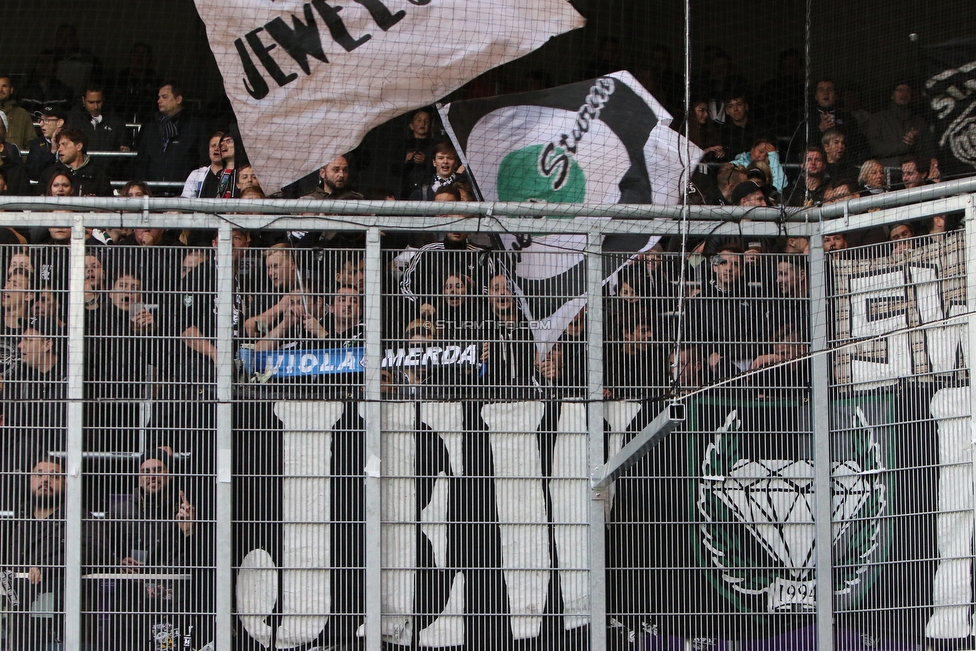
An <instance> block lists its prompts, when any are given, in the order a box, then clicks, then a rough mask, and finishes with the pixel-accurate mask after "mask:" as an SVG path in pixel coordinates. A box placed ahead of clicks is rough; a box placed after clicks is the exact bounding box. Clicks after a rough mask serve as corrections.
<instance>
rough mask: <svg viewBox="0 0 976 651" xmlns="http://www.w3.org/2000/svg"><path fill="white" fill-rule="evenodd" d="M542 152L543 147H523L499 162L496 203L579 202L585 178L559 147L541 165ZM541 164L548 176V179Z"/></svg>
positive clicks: (584, 190)
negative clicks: (497, 201) (547, 171)
mask: <svg viewBox="0 0 976 651" xmlns="http://www.w3.org/2000/svg"><path fill="white" fill-rule="evenodd" d="M545 148H546V145H531V146H529V147H523V148H522V149H518V150H516V151H513V152H509V153H508V154H507V155H506V156H505V158H503V159H502V162H501V165H499V166H498V177H497V178H498V200H499V201H548V202H556V203H582V202H583V199H584V198H585V197H586V177H585V176H584V175H583V169H582V168H581V167H580V166H579V163H577V162H576V161H575V160H574V159H573V157H572V156H570V155H569V154H568V153H566V152H565V151H564V150H563V149H560V148H559V147H556V148H555V149H554V150H553V151H552V152H550V153H549V155H548V156H547V160H546V161H542V160H541V159H542V153H543V151H544V150H545ZM544 164H545V167H546V168H548V170H549V172H550V174H549V175H548V176H547V175H546V174H545V173H544ZM560 181H562V183H561V184H560V183H559V182H560ZM557 184H559V188H558V189H557V187H556V186H557Z"/></svg>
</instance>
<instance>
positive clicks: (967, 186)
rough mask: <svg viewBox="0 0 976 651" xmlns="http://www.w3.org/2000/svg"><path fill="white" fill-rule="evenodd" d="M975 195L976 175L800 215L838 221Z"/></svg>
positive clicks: (875, 196)
mask: <svg viewBox="0 0 976 651" xmlns="http://www.w3.org/2000/svg"><path fill="white" fill-rule="evenodd" d="M971 192H976V176H970V177H966V178H964V179H957V180H955V181H945V182H944V183H933V184H932V185H925V186H922V187H920V188H909V189H907V190H898V191H896V192H884V193H882V194H873V195H871V196H868V197H859V198H857V199H848V200H847V201H836V202H833V203H828V204H826V205H823V206H820V207H819V208H816V209H810V208H801V209H800V211H799V212H800V213H803V212H812V213H814V214H815V215H816V218H817V219H820V218H823V219H834V218H837V217H843V216H844V215H848V214H854V213H862V212H867V211H869V210H877V209H879V208H880V209H884V208H894V207H896V206H907V205H908V204H912V203H920V202H922V201H931V200H933V199H940V198H942V197H950V196H953V195H958V194H967V193H971ZM798 214H799V213H798Z"/></svg>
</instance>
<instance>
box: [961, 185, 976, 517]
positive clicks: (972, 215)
mask: <svg viewBox="0 0 976 651" xmlns="http://www.w3.org/2000/svg"><path fill="white" fill-rule="evenodd" d="M963 223H964V224H965V238H966V241H965V244H966V312H967V313H968V315H969V316H968V317H967V318H966V335H967V337H966V340H968V343H969V346H968V350H963V355H964V358H965V364H966V369H967V370H968V371H969V404H970V407H969V422H970V431H972V432H976V382H973V379H972V378H973V368H974V365H973V348H974V346H976V312H974V311H976V246H974V242H973V240H974V238H976V195H973V194H971V195H969V201H968V202H967V203H966V214H965V216H964V218H963ZM970 449H972V448H970ZM972 464H973V486H972V487H973V490H974V491H976V454H973V455H972ZM973 509H974V517H976V495H974V499H973Z"/></svg>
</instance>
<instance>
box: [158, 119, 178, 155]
mask: <svg viewBox="0 0 976 651" xmlns="http://www.w3.org/2000/svg"><path fill="white" fill-rule="evenodd" d="M179 115H180V114H179V113H176V114H175V115H160V116H159V117H158V118H156V119H157V120H159V130H160V132H161V133H162V135H163V151H164V152H165V151H166V148H167V147H169V144H170V143H171V142H173V141H174V140H177V139H178V138H179V137H180V123H179Z"/></svg>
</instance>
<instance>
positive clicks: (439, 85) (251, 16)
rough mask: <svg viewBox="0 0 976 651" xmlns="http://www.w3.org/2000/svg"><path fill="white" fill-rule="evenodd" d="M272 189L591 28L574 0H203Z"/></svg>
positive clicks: (232, 93)
mask: <svg viewBox="0 0 976 651" xmlns="http://www.w3.org/2000/svg"><path fill="white" fill-rule="evenodd" d="M196 6H197V11H198V12H199V13H200V17H201V18H202V19H203V22H204V23H205V24H206V26H207V35H208V37H209V39H210V47H211V49H212V50H213V53H214V56H215V58H216V60H217V65H218V66H219V67H220V72H221V74H222V75H223V78H224V89H225V90H226V92H227V97H229V98H230V101H231V104H232V105H233V107H234V112H235V113H236V115H237V119H238V122H239V124H240V127H241V133H242V134H244V144H245V145H246V146H247V150H248V154H249V156H250V158H251V162H252V163H254V167H255V169H256V170H257V172H258V174H260V177H261V181H262V184H263V185H264V186H265V187H267V188H272V189H273V188H278V187H281V186H283V185H285V184H287V183H289V182H291V181H294V180H295V179H298V178H300V177H301V176H304V175H305V174H307V173H308V172H310V171H312V170H314V169H317V168H319V167H321V166H322V165H324V164H325V163H327V162H328V161H330V160H332V159H333V158H335V157H336V156H338V155H340V154H342V153H345V152H347V151H349V150H351V149H353V148H354V147H356V145H358V144H359V142H360V141H361V140H362V138H363V136H364V135H365V134H366V132H367V131H369V130H370V129H371V128H372V127H374V126H376V125H378V124H381V123H383V122H385V121H387V120H389V119H390V118H393V117H395V116H397V115H400V114H401V113H404V112H406V111H409V110H411V109H414V108H418V107H420V106H425V105H427V104H430V103H431V102H434V101H436V100H437V99H439V98H441V97H443V96H445V95H447V94H448V93H450V92H452V91H454V90H455V89H457V88H459V87H460V86H461V85H463V84H464V83H466V82H468V81H470V80H471V79H474V78H475V77H477V76H478V75H480V74H482V73H483V72H486V71H487V70H490V69H492V68H494V67H496V66H498V65H500V64H502V63H506V62H508V61H511V60H513V59H516V58H518V57H520V56H523V55H525V54H528V53H529V52H531V51H532V50H535V49H536V48H538V47H540V46H541V45H542V44H543V43H545V42H546V40H548V39H549V38H550V37H552V36H554V35H557V34H562V33H563V32H566V31H569V30H571V29H575V28H577V27H581V26H582V25H583V18H582V17H581V16H580V15H579V14H578V13H577V12H576V10H575V9H573V8H572V6H571V5H570V4H569V3H568V2H566V1H565V0H480V1H479V2H469V1H468V0H438V2H435V3H431V0H351V1H349V2H343V3H342V4H341V5H338V4H336V3H335V2H333V0H329V1H328V2H326V0H310V1H307V2H306V1H303V0H278V1H277V2H273V3H272V2H260V3H258V2H254V1H253V0H196Z"/></svg>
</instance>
